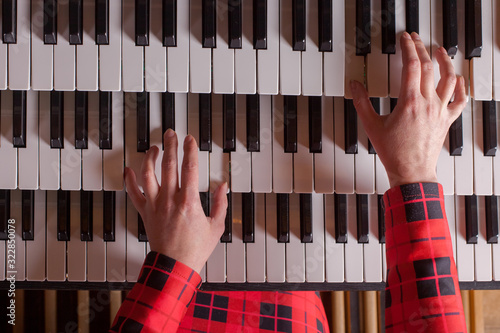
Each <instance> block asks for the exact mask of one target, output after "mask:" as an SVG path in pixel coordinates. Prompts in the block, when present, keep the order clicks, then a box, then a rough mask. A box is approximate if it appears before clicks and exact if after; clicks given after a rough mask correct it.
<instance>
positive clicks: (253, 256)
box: [246, 193, 274, 282]
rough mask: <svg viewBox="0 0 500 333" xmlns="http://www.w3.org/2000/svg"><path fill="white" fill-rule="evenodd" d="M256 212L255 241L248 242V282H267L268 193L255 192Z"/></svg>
mask: <svg viewBox="0 0 500 333" xmlns="http://www.w3.org/2000/svg"><path fill="white" fill-rule="evenodd" d="M254 214H255V233H254V237H255V242H253V243H246V254H247V260H246V267H247V268H246V273H247V282H266V195H265V194H263V193H255V210H254ZM273 255H274V253H273Z"/></svg>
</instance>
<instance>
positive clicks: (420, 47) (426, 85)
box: [411, 32, 434, 97]
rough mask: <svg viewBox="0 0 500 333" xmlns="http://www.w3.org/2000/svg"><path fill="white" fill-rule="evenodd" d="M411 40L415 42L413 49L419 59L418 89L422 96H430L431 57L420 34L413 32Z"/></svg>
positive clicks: (431, 84) (431, 81)
mask: <svg viewBox="0 0 500 333" xmlns="http://www.w3.org/2000/svg"><path fill="white" fill-rule="evenodd" d="M411 37H412V39H413V41H414V42H415V49H416V51H417V54H418V59H419V60H420V72H421V79H420V91H421V93H422V95H423V96H425V97H430V96H433V95H434V68H433V65H432V60H431V57H429V53H428V52H427V49H426V48H425V45H424V42H422V39H420V36H419V35H418V34H417V33H416V32H414V33H412V34H411Z"/></svg>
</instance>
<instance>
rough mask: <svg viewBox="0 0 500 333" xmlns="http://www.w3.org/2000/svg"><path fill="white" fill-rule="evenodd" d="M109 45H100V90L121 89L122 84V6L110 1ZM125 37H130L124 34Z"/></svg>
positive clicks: (117, 2)
mask: <svg viewBox="0 0 500 333" xmlns="http://www.w3.org/2000/svg"><path fill="white" fill-rule="evenodd" d="M108 5H109V12H108V19H109V34H108V40H109V44H108V45H99V90H103V91H120V90H121V85H122V6H121V3H120V1H109V2H108ZM123 38H130V37H128V36H127V37H126V36H124V37H123Z"/></svg>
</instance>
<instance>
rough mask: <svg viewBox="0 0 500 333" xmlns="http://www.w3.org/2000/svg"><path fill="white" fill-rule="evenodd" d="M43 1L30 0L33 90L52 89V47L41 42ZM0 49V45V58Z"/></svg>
mask: <svg viewBox="0 0 500 333" xmlns="http://www.w3.org/2000/svg"><path fill="white" fill-rule="evenodd" d="M43 3H44V0H34V1H32V2H31V8H32V9H31V12H32V14H33V15H32V19H31V55H32V57H31V88H32V89H33V90H52V87H53V84H54V82H53V74H54V60H53V58H52V57H53V52H54V47H53V46H52V45H45V43H44V42H43ZM3 45H5V44H3ZM1 50H2V47H1V46H0V58H1V54H2V51H1ZM1 67H2V65H0V68H1ZM1 71H2V70H1V69H0V72H1Z"/></svg>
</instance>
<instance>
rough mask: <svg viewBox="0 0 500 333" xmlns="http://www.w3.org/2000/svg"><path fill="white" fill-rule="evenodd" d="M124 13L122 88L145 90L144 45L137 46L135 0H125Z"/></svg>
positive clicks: (125, 89)
mask: <svg viewBox="0 0 500 333" xmlns="http://www.w3.org/2000/svg"><path fill="white" fill-rule="evenodd" d="M122 15H123V17H122V22H123V23H122V24H123V33H122V43H123V44H122V48H123V50H122V76H123V77H122V80H123V81H122V89H123V91H143V90H144V77H143V75H144V47H141V46H135V1H134V0H123V7H122ZM110 32H111V29H110Z"/></svg>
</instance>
